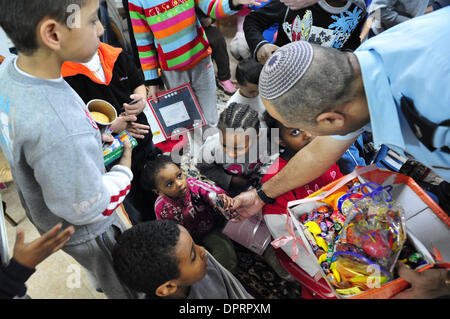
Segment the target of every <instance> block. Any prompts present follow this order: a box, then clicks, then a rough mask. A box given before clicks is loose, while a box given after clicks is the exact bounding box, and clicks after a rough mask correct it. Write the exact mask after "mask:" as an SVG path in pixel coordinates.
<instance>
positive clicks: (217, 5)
mask: <svg viewBox="0 0 450 319" xmlns="http://www.w3.org/2000/svg"><path fill="white" fill-rule="evenodd" d="M261 2H267V0H258V1H256V0H195V3H196V5H197V6H198V7H199V8H200V9H201V10H202V11H203V12H204V13H205V14H206V15H207V16H210V17H211V18H213V19H220V18H225V17H227V16H229V15H233V14H235V13H237V12H238V11H239V10H241V5H246V4H248V5H255V6H260V5H261Z"/></svg>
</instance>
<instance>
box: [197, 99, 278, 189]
mask: <svg viewBox="0 0 450 319" xmlns="http://www.w3.org/2000/svg"><path fill="white" fill-rule="evenodd" d="M217 128H218V129H219V132H218V133H216V134H214V135H211V136H209V137H208V138H207V139H206V140H205V142H204V144H203V145H202V147H201V149H200V152H199V153H198V154H196V155H195V156H194V160H195V163H196V167H197V168H198V169H199V171H200V173H201V174H203V175H204V176H206V177H207V178H209V179H210V180H212V181H213V182H215V183H216V184H217V185H218V186H219V187H221V188H223V189H224V190H226V191H227V192H228V193H229V194H230V195H231V196H235V195H237V194H239V193H241V192H242V191H244V190H247V189H248V188H249V187H252V186H253V187H255V186H257V185H258V183H259V181H260V179H261V177H262V174H263V173H264V169H265V168H266V167H268V166H270V163H266V162H268V160H267V158H268V157H267V155H268V152H266V150H267V149H268V148H267V146H268V144H267V139H266V138H265V137H266V134H264V133H265V131H264V130H262V129H261V128H260V120H259V114H258V112H257V111H255V110H253V109H252V108H251V107H250V106H249V105H247V104H241V103H231V104H230V105H229V106H228V107H227V108H226V109H225V110H224V111H223V112H222V113H221V114H220V117H219V123H218V125H217Z"/></svg>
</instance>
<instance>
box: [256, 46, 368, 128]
mask: <svg viewBox="0 0 450 319" xmlns="http://www.w3.org/2000/svg"><path fill="white" fill-rule="evenodd" d="M352 59H353V61H356V57H355V56H354V55H353V54H352V53H350V52H341V51H338V50H336V49H331V48H325V47H321V46H319V45H313V44H310V43H307V42H304V41H298V42H293V43H290V44H288V45H285V46H283V47H281V48H280V49H278V50H277V51H276V52H275V53H274V54H273V55H272V56H271V58H270V59H269V60H268V61H267V63H266V64H265V65H264V68H263V70H262V72H261V77H260V81H259V83H260V87H259V91H260V95H261V97H262V98H263V99H266V100H267V101H269V102H270V103H271V105H272V106H273V107H274V108H275V110H276V112H277V113H278V114H279V115H280V116H281V117H282V118H283V120H285V121H286V122H288V123H291V124H298V123H304V124H308V125H310V126H314V125H315V124H316V118H317V116H318V115H320V114H322V113H324V112H328V111H330V110H333V109H336V108H338V107H341V106H343V105H345V104H347V103H349V102H350V101H352V100H353V99H355V97H357V96H359V95H360V94H363V92H361V90H362V89H363V88H362V82H361V81H362V80H361V74H360V71H359V66H358V64H357V62H356V64H355V62H352Z"/></svg>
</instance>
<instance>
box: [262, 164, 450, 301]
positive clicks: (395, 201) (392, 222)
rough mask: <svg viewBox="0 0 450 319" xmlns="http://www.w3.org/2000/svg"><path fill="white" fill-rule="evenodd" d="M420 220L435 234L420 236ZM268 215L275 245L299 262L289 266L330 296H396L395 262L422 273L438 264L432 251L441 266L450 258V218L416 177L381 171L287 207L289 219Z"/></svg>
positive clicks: (359, 174)
mask: <svg viewBox="0 0 450 319" xmlns="http://www.w3.org/2000/svg"><path fill="white" fill-rule="evenodd" d="M405 194H406V195H408V196H407V197H405ZM405 199H406V200H405ZM430 213H431V214H432V215H431V214H430ZM422 214H423V216H422ZM419 216H420V219H418V220H419V221H420V222H421V226H422V228H425V229H426V228H427V227H433V228H434V233H424V232H423V231H421V230H422V229H420V228H419V227H418V225H417V224H416V218H418V217H419ZM428 216H432V217H430V218H428ZM264 217H265V220H266V222H267V225H268V227H269V229H270V231H271V233H272V236H273V238H276V239H275V240H274V241H273V242H272V245H273V246H274V247H275V248H282V250H283V253H286V254H287V255H288V256H289V257H290V258H291V263H293V264H294V263H295V264H294V267H292V266H289V267H288V268H291V269H292V268H298V270H294V272H295V273H297V274H300V277H297V279H298V278H300V280H299V279H298V280H299V281H300V282H301V283H302V284H304V281H305V282H307V281H308V283H307V284H308V285H309V287H310V288H311V290H312V291H314V290H316V291H317V290H318V288H320V290H321V292H322V293H323V294H322V295H323V296H324V297H325V298H329V297H330V295H331V296H333V297H334V298H336V297H337V298H360V297H361V296H364V298H371V297H373V296H374V294H373V292H374V291H377V294H376V295H377V296H378V297H379V296H382V298H389V297H392V295H393V291H394V290H395V289H392V288H393V287H394V288H396V289H397V288H398V287H397V286H398V285H397V284H398V280H401V279H398V274H397V273H396V270H395V265H396V263H397V262H402V263H404V264H406V265H407V266H408V267H410V268H412V269H415V270H416V271H420V270H421V269H424V267H431V266H432V265H433V264H435V263H436V261H437V260H435V259H434V258H433V256H432V254H431V253H430V251H431V250H432V249H435V251H439V252H440V253H439V255H441V253H442V255H441V257H442V256H444V257H443V258H442V260H441V261H445V260H448V259H449V256H450V249H449V247H448V244H447V243H448V239H450V230H449V225H450V221H449V219H448V216H447V215H446V214H445V213H444V212H443V211H442V209H440V207H439V206H437V204H436V203H435V202H433V201H432V200H431V198H429V197H428V196H427V195H426V193H425V192H424V191H423V190H422V189H421V188H420V187H419V186H418V185H417V184H415V182H414V181H413V180H412V179H410V178H408V177H406V176H404V175H401V174H398V173H394V172H390V171H387V170H383V169H380V168H378V167H376V166H368V167H363V168H358V169H357V170H355V171H354V172H353V173H352V174H349V175H347V176H344V177H342V178H341V179H340V180H338V181H335V182H333V183H331V184H330V185H328V186H326V187H324V188H323V189H322V190H319V191H318V192H316V193H314V194H312V195H311V196H309V197H308V198H305V199H301V200H297V201H294V202H291V203H289V206H288V212H287V214H286V215H265V216H264ZM424 217H426V218H427V220H426V223H427V224H428V226H427V227H425V226H424V222H423V219H424ZM416 230H417V231H416ZM436 247H438V249H436ZM280 262H281V261H280ZM282 264H283V265H286V264H287V262H286V261H284V263H282ZM290 273H291V274H293V272H291V271H290ZM294 277H296V276H294ZM308 277H309V278H308ZM305 279H306V280H305ZM309 279H311V280H309ZM314 281H315V283H316V284H314ZM311 282H312V284H311ZM324 282H325V286H326V285H328V288H329V289H328V291H329V293H327V292H326V289H323V288H324V286H323V283H324ZM320 283H321V284H320ZM391 283H392V284H391ZM403 284H404V283H402V285H403ZM386 287H390V288H389V289H387V288H386ZM402 287H403V289H404V288H406V286H402ZM325 288H326V287H325ZM385 288H386V289H385ZM387 290H389V291H387ZM397 292H398V291H397Z"/></svg>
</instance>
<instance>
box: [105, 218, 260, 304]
mask: <svg viewBox="0 0 450 319" xmlns="http://www.w3.org/2000/svg"><path fill="white" fill-rule="evenodd" d="M113 263H114V268H115V269H116V272H117V274H118V276H119V277H120V279H121V280H122V281H123V282H124V283H125V284H126V285H128V286H129V287H131V288H132V289H134V290H136V291H139V292H143V293H145V294H146V297H147V298H151V299H156V298H175V299H253V297H252V296H251V295H250V294H249V293H248V292H247V291H246V290H245V289H244V287H242V285H241V283H240V282H239V281H238V280H237V279H236V278H235V277H234V276H233V275H232V274H231V273H230V272H229V271H227V270H226V269H225V268H224V267H222V265H220V264H219V263H218V262H217V261H216V260H215V259H214V257H212V256H211V255H210V254H209V253H208V252H207V251H206V250H205V248H203V247H201V246H198V245H196V244H195V243H194V242H193V240H192V237H191V236H190V235H189V232H188V231H187V230H186V229H185V228H184V227H183V226H181V225H178V224H177V223H176V222H174V221H172V220H156V221H149V222H145V223H142V224H139V225H136V226H134V227H132V228H130V229H128V230H127V231H125V232H124V233H123V234H122V235H121V236H120V237H119V238H118V240H117V244H116V245H115V247H114V250H113Z"/></svg>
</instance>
